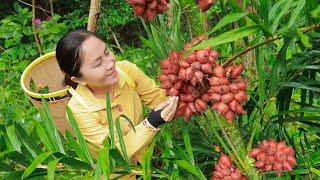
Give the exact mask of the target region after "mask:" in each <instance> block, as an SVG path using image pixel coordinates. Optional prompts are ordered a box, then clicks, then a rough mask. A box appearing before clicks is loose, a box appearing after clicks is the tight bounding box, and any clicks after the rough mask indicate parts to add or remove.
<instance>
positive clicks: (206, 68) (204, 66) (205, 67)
mask: <svg viewBox="0 0 320 180" xmlns="http://www.w3.org/2000/svg"><path fill="white" fill-rule="evenodd" d="M201 70H202V71H203V72H204V73H207V74H212V65H211V64H210V63H205V64H201Z"/></svg>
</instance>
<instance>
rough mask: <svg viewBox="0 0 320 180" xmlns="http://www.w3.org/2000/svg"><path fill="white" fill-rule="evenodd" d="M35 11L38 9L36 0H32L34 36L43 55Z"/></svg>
mask: <svg viewBox="0 0 320 180" xmlns="http://www.w3.org/2000/svg"><path fill="white" fill-rule="evenodd" d="M35 11H36V10H35V0H32V30H33V36H34V39H35V40H36V45H37V48H38V51H39V54H40V55H43V51H42V48H41V44H40V40H39V37H38V35H37V32H36V25H35V22H34V21H35V19H36V14H35Z"/></svg>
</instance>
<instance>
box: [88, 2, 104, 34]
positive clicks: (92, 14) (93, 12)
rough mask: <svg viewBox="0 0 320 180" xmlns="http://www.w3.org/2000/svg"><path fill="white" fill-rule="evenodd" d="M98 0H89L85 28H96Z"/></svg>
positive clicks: (98, 10) (92, 29) (98, 8)
mask: <svg viewBox="0 0 320 180" xmlns="http://www.w3.org/2000/svg"><path fill="white" fill-rule="evenodd" d="M100 5H101V1H100V0H91V2H90V10H89V18H88V26H87V30H88V31H91V32H95V31H96V30H97V22H98V19H99V14H100Z"/></svg>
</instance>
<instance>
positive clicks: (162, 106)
mask: <svg viewBox="0 0 320 180" xmlns="http://www.w3.org/2000/svg"><path fill="white" fill-rule="evenodd" d="M171 98H173V97H169V98H168V99H167V100H165V101H163V102H161V103H159V104H158V105H157V106H156V107H155V108H154V111H158V110H160V109H163V108H164V107H166V106H168V104H169V103H170V99H171Z"/></svg>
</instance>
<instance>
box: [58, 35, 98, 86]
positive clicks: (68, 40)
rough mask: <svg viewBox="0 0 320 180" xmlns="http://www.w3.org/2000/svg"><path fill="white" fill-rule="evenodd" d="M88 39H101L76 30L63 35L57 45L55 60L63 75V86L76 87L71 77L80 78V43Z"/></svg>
mask: <svg viewBox="0 0 320 180" xmlns="http://www.w3.org/2000/svg"><path fill="white" fill-rule="evenodd" d="M89 37H96V38H99V39H101V38H100V37H99V36H98V35H96V34H95V33H93V32H90V31H86V30H80V29H78V30H73V31H70V32H68V33H67V34H65V35H64V36H63V37H62V38H61V39H60V40H59V42H58V44H57V47H56V58H57V60H58V63H59V66H60V69H61V70H62V71H63V72H64V73H65V85H70V86H72V87H73V88H76V87H77V85H78V84H77V83H76V82H74V81H72V80H71V77H72V76H75V77H81V73H80V68H81V65H82V61H83V59H82V54H81V49H82V43H83V42H84V41H85V40H87V39H88V38H89Z"/></svg>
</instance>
